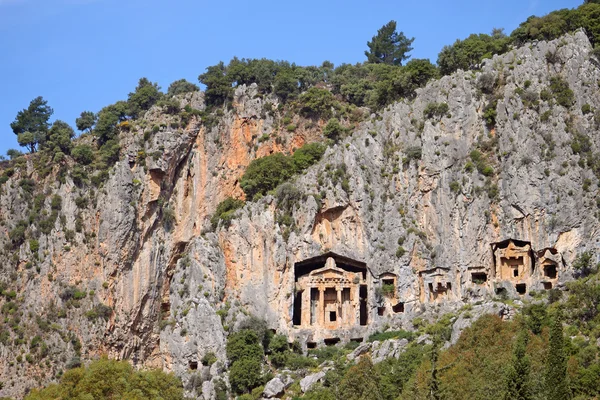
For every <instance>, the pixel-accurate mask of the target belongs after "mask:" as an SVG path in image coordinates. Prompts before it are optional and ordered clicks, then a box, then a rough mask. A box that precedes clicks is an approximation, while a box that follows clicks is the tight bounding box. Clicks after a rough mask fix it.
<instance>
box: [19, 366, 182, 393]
mask: <svg viewBox="0 0 600 400" xmlns="http://www.w3.org/2000/svg"><path fill="white" fill-rule="evenodd" d="M80 366H81V360H80V359H79V358H78V357H77V358H74V359H72V360H71V361H69V363H68V364H67V368H70V369H69V370H68V371H66V372H65V373H64V374H63V375H62V376H61V378H60V382H59V383H58V384H51V385H49V386H48V387H47V388H45V389H34V390H32V391H31V392H30V393H29V394H28V395H27V396H25V399H26V400H43V399H84V398H85V399H92V398H93V399H162V400H184V396H183V386H182V384H181V381H180V380H179V378H177V377H176V376H175V375H173V374H166V373H164V372H162V371H161V370H148V371H136V370H134V368H133V367H132V366H131V365H130V364H129V363H128V362H127V361H113V360H108V359H107V358H101V359H100V360H97V361H93V362H92V363H91V364H90V365H89V366H88V367H83V368H82V367H80Z"/></svg>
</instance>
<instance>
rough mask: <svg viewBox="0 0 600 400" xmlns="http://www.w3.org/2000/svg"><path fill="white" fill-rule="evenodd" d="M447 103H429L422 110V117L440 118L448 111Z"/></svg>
mask: <svg viewBox="0 0 600 400" xmlns="http://www.w3.org/2000/svg"><path fill="white" fill-rule="evenodd" d="M448 110H449V107H448V103H429V104H427V106H425V109H424V110H423V118H427V119H431V118H433V117H438V118H441V117H443V116H444V115H446V114H447V113H448Z"/></svg>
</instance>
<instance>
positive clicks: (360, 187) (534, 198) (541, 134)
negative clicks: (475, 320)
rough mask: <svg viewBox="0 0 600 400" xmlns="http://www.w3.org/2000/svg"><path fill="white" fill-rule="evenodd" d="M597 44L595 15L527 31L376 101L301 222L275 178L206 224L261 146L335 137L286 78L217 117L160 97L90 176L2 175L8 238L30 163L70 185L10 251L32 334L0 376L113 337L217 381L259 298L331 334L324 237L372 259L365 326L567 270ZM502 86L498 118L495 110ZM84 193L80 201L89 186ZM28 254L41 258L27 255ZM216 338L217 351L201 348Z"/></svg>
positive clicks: (583, 210) (586, 172)
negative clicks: (326, 323) (408, 96)
mask: <svg viewBox="0 0 600 400" xmlns="http://www.w3.org/2000/svg"><path fill="white" fill-rule="evenodd" d="M590 50H591V46H590V44H589V42H588V40H587V38H586V36H585V35H584V34H583V33H576V34H574V35H572V36H566V37H564V38H562V39H559V40H556V41H552V42H548V43H546V42H539V43H532V44H530V45H528V46H525V47H523V48H519V49H515V50H513V51H511V52H510V53H508V54H505V55H502V56H495V57H494V58H493V59H492V60H487V61H486V62H485V63H484V65H483V67H482V71H481V72H471V71H466V72H463V71H459V72H457V73H455V74H453V75H451V76H447V77H444V78H442V79H441V80H439V81H435V82H432V83H430V84H429V85H428V86H427V87H426V88H424V89H421V90H420V91H419V92H418V95H417V97H416V98H415V99H414V100H413V101H411V102H408V101H406V102H399V103H396V104H394V105H393V106H390V107H388V108H387V109H386V110H385V111H383V112H382V113H380V114H378V115H372V116H371V119H370V120H369V121H366V122H363V123H361V124H360V125H359V126H358V127H356V129H354V131H353V132H352V134H351V135H349V136H348V137H347V138H345V139H344V140H342V141H341V142H340V143H338V144H335V145H332V146H330V147H329V148H328V150H327V151H326V153H325V155H324V157H323V159H322V160H321V161H320V162H319V163H318V164H316V165H314V166H312V167H311V168H309V170H308V171H306V173H305V174H304V175H302V176H298V177H296V178H295V179H294V181H293V182H292V185H293V189H294V190H295V191H297V192H299V193H300V196H299V198H300V199H301V200H299V201H296V202H294V203H293V204H292V206H291V208H290V210H288V211H289V212H290V213H291V215H292V217H293V222H294V223H293V226H292V229H288V227H286V226H283V225H280V224H279V223H278V222H277V221H278V215H279V214H280V213H281V212H283V211H282V206H281V204H279V202H278V200H277V199H276V197H275V196H272V195H267V196H265V197H263V198H261V199H260V200H258V201H255V202H247V203H246V205H245V206H244V208H243V209H241V210H239V211H238V212H237V215H236V218H234V220H233V221H232V223H231V225H230V226H228V227H223V226H221V227H219V228H218V229H217V230H216V231H213V230H212V229H211V228H210V223H209V219H210V217H211V215H212V214H213V212H214V211H215V209H216V206H217V204H218V203H219V202H220V201H221V200H223V199H225V198H226V197H228V196H232V197H237V198H243V192H242V191H241V189H240V187H239V178H240V177H241V176H242V174H243V173H244V170H245V168H246V167H247V166H248V164H249V163H250V162H251V161H252V160H253V159H255V158H257V157H262V156H265V155H268V154H271V153H273V152H286V153H290V152H293V150H295V149H297V148H299V147H300V146H302V145H303V144H304V143H307V142H313V141H318V140H322V138H321V126H322V122H320V123H318V122H312V121H308V120H304V119H302V118H300V117H298V116H295V117H294V123H295V124H296V126H297V127H298V128H297V129H296V130H294V131H293V132H289V131H288V130H287V129H285V127H283V126H282V124H281V118H282V116H281V115H280V113H279V112H278V111H277V106H278V104H277V100H276V98H274V97H269V96H266V97H262V96H259V95H258V94H257V91H256V88H255V87H254V86H250V87H241V88H238V89H237V90H236V93H235V100H234V104H233V109H231V110H224V112H223V115H222V117H221V118H220V119H219V120H218V122H217V123H216V124H208V123H207V121H201V120H200V118H199V117H194V119H192V120H190V121H189V123H188V124H187V126H185V127H183V128H181V129H177V128H171V126H174V125H172V124H171V122H172V120H173V118H174V117H173V116H170V115H167V114H165V113H163V112H162V111H161V110H160V109H158V108H155V109H152V110H150V111H149V112H148V113H147V114H146V116H145V117H144V120H143V124H144V125H145V127H150V126H153V125H157V126H160V127H161V128H160V130H159V131H158V132H157V133H155V134H153V135H150V136H149V137H146V138H144V133H143V132H144V126H134V127H132V129H131V131H129V132H122V134H121V136H122V138H121V143H122V152H121V154H122V157H121V160H120V161H119V162H118V163H117V164H116V165H115V167H114V169H113V170H112V172H111V174H110V177H109V179H108V181H107V182H106V183H105V184H104V186H103V187H102V188H101V189H99V190H97V191H95V192H93V193H92V192H91V191H90V190H89V189H80V188H78V187H77V186H76V185H75V184H74V183H73V182H72V181H71V178H67V179H66V180H64V182H61V181H60V180H57V176H58V174H59V171H58V167H57V169H56V170H55V171H53V173H52V174H51V175H50V176H49V177H47V178H43V179H42V178H39V177H37V176H36V173H35V172H34V171H35V170H34V168H33V165H32V162H31V161H30V162H29V163H28V165H27V166H26V167H22V168H16V169H15V173H14V174H13V175H12V177H11V178H10V179H9V181H8V182H6V183H5V184H4V186H3V189H2V193H1V195H0V216H1V217H2V226H0V234H1V237H2V241H3V243H4V244H5V245H7V244H9V243H10V238H9V236H8V232H10V231H11V230H12V229H13V228H14V226H15V225H16V223H17V221H19V220H21V219H27V217H28V215H29V209H28V207H27V205H26V202H25V201H23V199H24V198H25V197H26V196H27V194H26V193H25V192H24V188H23V186H22V185H21V184H20V182H21V181H22V180H23V179H33V180H34V181H35V183H36V187H37V188H38V189H39V188H43V190H45V191H47V192H52V193H56V194H58V195H60V197H61V198H62V206H61V210H60V212H59V218H57V219H56V221H55V223H54V226H53V229H52V232H51V233H50V234H49V235H41V236H40V239H39V250H37V252H36V254H37V255H34V254H33V253H32V249H31V246H30V245H29V244H28V243H24V244H23V245H21V246H20V247H19V248H18V249H17V250H16V251H9V250H4V251H3V252H2V255H1V257H2V263H1V264H2V274H3V277H4V280H3V281H4V282H6V283H7V284H8V285H9V287H8V289H7V290H9V289H12V290H14V291H15V296H16V297H15V300H16V301H17V302H18V303H19V310H20V311H22V315H20V319H19V322H17V325H20V327H21V329H22V330H23V331H24V332H22V335H21V336H22V337H23V338H24V341H18V340H17V341H15V340H14V339H17V338H18V336H19V335H18V334H15V333H14V332H13V333H9V335H10V340H9V341H6V343H4V342H3V343H0V358H1V359H2V360H3V361H2V363H0V375H1V376H2V379H1V380H2V381H3V382H4V386H3V388H2V389H0V396H4V395H11V396H14V395H20V394H22V393H23V392H24V391H25V390H26V389H27V388H30V387H34V386H38V385H39V384H40V383H43V382H47V381H49V380H52V379H53V377H54V375H55V374H56V373H57V372H58V371H60V370H62V369H63V368H64V367H65V365H66V364H67V363H69V362H70V360H72V358H73V357H74V356H77V354H78V352H80V353H81V358H83V359H88V358H91V357H95V356H98V355H99V354H102V353H107V354H109V356H112V357H118V358H126V359H130V360H132V362H133V363H134V364H136V365H140V366H142V365H143V366H153V367H161V368H164V369H167V370H172V371H174V372H176V373H177V374H178V375H180V376H182V377H183V379H184V383H186V385H194V384H198V377H199V378H200V379H199V380H200V381H201V382H203V384H202V389H203V390H202V393H203V396H204V397H205V398H210V397H211V393H212V391H213V389H212V385H213V382H214V379H215V378H216V377H218V376H222V375H223V373H224V371H225V369H226V360H225V351H224V344H225V338H226V335H227V331H228V330H229V329H232V328H234V327H235V326H236V324H239V323H240V321H242V320H243V319H244V318H245V315H247V314H253V315H256V316H258V317H261V318H264V319H265V320H266V321H267V322H268V324H269V326H270V328H272V329H276V330H277V331H279V332H281V333H284V334H287V335H289V336H290V338H299V339H301V340H304V341H306V340H314V341H319V340H321V339H323V337H315V335H313V334H312V333H311V331H310V329H309V330H307V329H303V328H302V327H295V326H294V323H293V313H294V311H293V309H294V291H295V281H296V276H295V273H294V271H295V270H294V264H295V263H297V262H299V261H302V260H305V259H309V258H311V257H315V256H318V255H321V254H323V253H326V252H328V251H331V252H334V253H336V254H339V255H343V256H344V257H348V258H352V259H355V260H359V261H362V262H364V263H366V264H367V266H368V268H369V278H368V279H369V285H370V290H369V292H368V296H367V307H368V315H369V323H368V326H367V327H366V328H364V330H363V331H361V333H362V334H367V333H368V332H371V331H375V330H377V329H380V328H381V327H382V326H383V325H385V324H388V325H391V326H395V327H403V328H405V329H411V328H412V324H411V321H412V319H413V318H414V317H415V316H417V315H425V316H428V315H434V314H435V313H437V312H441V311H444V310H452V309H456V308H458V307H460V306H461V305H463V304H464V303H465V302H475V301H481V300H490V299H492V298H493V297H494V296H496V295H497V294H501V293H502V291H505V293H506V294H508V295H512V296H519V293H518V291H519V290H520V289H519V288H517V286H516V285H515V284H525V285H526V289H525V290H526V293H529V292H530V291H531V290H537V291H539V290H544V289H547V288H548V286H545V285H548V284H550V285H551V286H552V287H555V286H557V285H558V286H560V285H561V284H562V283H563V282H564V281H565V280H568V279H570V277H571V275H572V274H571V270H570V266H571V264H572V262H573V260H574V258H575V256H576V255H577V254H579V253H581V252H582V251H585V250H593V249H595V247H596V246H597V243H598V240H599V239H600V238H598V229H599V227H600V225H599V222H598V219H597V204H596V201H595V198H596V195H597V191H598V179H597V177H596V176H595V175H594V173H593V171H592V170H591V169H590V168H587V167H586V162H585V161H582V162H580V161H581V160H583V157H584V156H583V155H581V154H574V152H573V149H572V146H571V143H572V140H573V139H574V138H575V137H577V135H581V134H584V135H587V137H589V140H590V144H591V148H592V149H593V150H594V151H596V150H597V149H600V143H599V142H598V135H597V133H598V125H597V123H596V121H595V120H594V117H593V113H584V111H585V110H586V107H583V106H584V105H586V104H587V105H589V106H590V107H591V109H599V108H600V96H598V82H600V70H599V69H598V66H597V62H596V60H593V59H591V58H590ZM548 54H550V55H552V57H549V56H547V55H548ZM550 61H553V63H551V62H550ZM490 77H491V82H492V84H491V85H487V86H488V87H487V88H486V81H490ZM556 77H561V78H562V79H563V80H564V81H566V82H568V85H569V87H570V89H571V90H572V91H573V93H574V101H575V103H574V105H573V106H572V107H570V108H566V107H564V106H562V105H560V104H557V102H556V101H554V100H553V98H554V95H553V94H552V91H551V88H550V86H551V84H552V82H553V81H552V79H553V78H556ZM482 89H483V91H482ZM540 93H542V98H541V99H540V98H539V95H540ZM536 96H537V97H536ZM494 99H495V101H496V103H495V104H496V107H495V110H496V116H495V124H489V123H488V124H486V120H485V118H484V113H486V109H489V108H490V107H489V106H488V104H490V103H492V102H493V101H494ZM536 101H537V102H536ZM266 103H271V107H266V106H265V104H266ZM443 103H446V104H447V105H448V108H447V110H443V112H442V113H436V112H435V110H434V109H433V108H432V107H433V105H439V104H443ZM552 103H553V104H552ZM186 104H189V105H190V106H191V107H192V108H195V109H200V110H202V109H203V108H204V101H203V95H202V94H201V93H194V94H188V95H186V96H185V97H183V98H181V106H182V107H183V106H185V105H186ZM582 107H583V110H584V111H582ZM268 108H274V109H275V111H269V112H267V111H265V110H267V109H268ZM440 109H443V108H440ZM432 110H433V111H432ZM211 125H212V126H211ZM146 130H147V129H146ZM474 150H476V152H475V153H474V152H473V151H474ZM477 154H479V156H477ZM478 160H479V161H478ZM484 164H485V165H484ZM484 167H489V168H491V170H490V169H489V168H488V169H487V170H486V169H485V168H484ZM82 197H85V198H87V199H88V205H86V206H83V207H82V206H81V203H80V202H79V205H78V203H77V202H76V200H77V199H78V198H82ZM44 209H46V210H50V198H48V199H47V200H46V203H45V205H44ZM48 212H49V211H48ZM73 233H74V238H72V237H70V236H71V234H73ZM509 238H512V239H514V240H515V241H514V243H516V245H517V247H518V246H520V245H523V246H529V248H530V249H531V251H529V250H528V253H527V254H528V255H530V256H531V259H532V266H531V268H530V269H528V268H529V265H527V266H526V269H525V270H523V271H525V272H522V271H521V270H520V271H519V274H520V275H519V276H517V277H515V279H512V278H509V279H501V278H500V277H501V274H500V271H499V270H500V269H501V268H503V266H502V265H504V264H502V265H498V264H499V263H500V264H501V263H502V262H504V261H499V262H496V261H495V260H496V259H498V260H502V259H504V260H508V261H506V263H507V264H506V268H509V264H510V262H511V261H510V256H509V255H508V253H507V255H506V256H504V255H500V253H495V252H494V251H496V250H494V249H497V251H505V252H508V251H509V250H504V249H505V248H510V247H506V246H509V245H508V244H505V243H506V241H505V239H509ZM67 239H70V240H69V241H67ZM503 243H504V244H503ZM511 243H513V242H511ZM514 243H513V245H514ZM493 244H495V245H494V246H492V245H493ZM510 246H512V245H510ZM498 249H499V250H498ZM546 249H548V250H547V251H546ZM511 251H512V250H511ZM538 252H539V253H538ZM502 254H504V253H502ZM33 260H37V261H36V268H37V269H38V270H36V268H29V267H30V266H31V264H28V263H29V262H31V261H33ZM546 262H547V263H551V262H552V263H554V265H555V266H556V268H557V277H556V278H552V277H550V276H546V275H544V265H546V264H544V263H546ZM548 265H550V264H548ZM474 274H475V275H474ZM385 276H394V277H395V287H394V293H393V294H391V295H387V296H384V295H382V293H381V291H379V290H377V288H379V287H381V284H382V278H383V277H385ZM70 286H73V287H77V288H79V289H81V290H86V291H87V296H86V297H85V298H84V299H77V302H76V303H73V302H72V303H69V304H70V305H73V304H75V305H76V306H75V307H71V306H68V305H69V304H67V303H68V301H69V300H70V297H69V296H67V295H65V290H67V289H68V288H69V287H70ZM524 295H525V296H527V294H524ZM5 297H7V296H5ZM8 302H9V298H8V297H7V298H6V299H3V300H0V303H2V304H7V303H8ZM100 303H102V304H105V305H108V306H110V307H111V308H112V309H113V313H112V314H111V316H110V318H109V319H108V320H107V321H104V320H103V319H101V318H99V319H93V318H89V314H88V316H87V317H86V312H89V311H90V310H91V309H92V308H93V307H94V306H95V305H98V304H100ZM399 304H402V308H401V309H400V308H394V309H392V306H397V305H399ZM60 310H63V311H62V315H59V314H61V312H60ZM56 315H58V316H56ZM36 316H38V317H40V318H42V319H50V320H51V321H52V325H51V327H50V328H46V329H45V330H41V329H42V328H41V325H40V323H39V321H38V322H37V323H36ZM463 322H464V321H463ZM37 331H40V332H41V335H42V336H43V337H44V340H45V342H46V344H47V345H48V348H49V355H48V356H47V357H48V358H47V359H48V360H53V362H52V363H48V365H46V366H44V365H38V364H37V363H32V364H30V363H27V362H24V361H23V362H20V361H17V356H19V355H20V354H22V353H23V354H25V353H27V352H28V351H29V350H28V341H29V340H30V337H29V336H30V333H29V332H31V334H34V333H35V332H37ZM349 335H350V333H349ZM350 338H351V337H346V338H345V339H350ZM78 343H81V350H78V346H79V345H78ZM210 352H213V353H215V355H216V356H217V358H218V359H219V360H220V362H217V363H215V364H213V365H212V366H211V367H208V366H206V367H203V366H202V363H201V361H202V358H203V357H204V356H205V355H206V354H208V353H210ZM192 378H193V379H192ZM189 387H190V388H191V386H189Z"/></svg>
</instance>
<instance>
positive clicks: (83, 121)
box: [75, 111, 98, 133]
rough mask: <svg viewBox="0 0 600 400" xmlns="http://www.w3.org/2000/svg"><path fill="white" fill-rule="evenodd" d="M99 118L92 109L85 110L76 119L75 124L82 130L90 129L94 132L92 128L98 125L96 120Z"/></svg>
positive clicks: (89, 130)
mask: <svg viewBox="0 0 600 400" xmlns="http://www.w3.org/2000/svg"><path fill="white" fill-rule="evenodd" d="M97 120H98V116H97V115H96V114H94V113H93V112H91V111H83V112H82V113H81V115H80V116H79V118H77V119H76V120H75V126H77V129H79V130H80V131H86V130H87V131H88V132H90V133H91V132H92V128H93V127H94V125H96V121H97Z"/></svg>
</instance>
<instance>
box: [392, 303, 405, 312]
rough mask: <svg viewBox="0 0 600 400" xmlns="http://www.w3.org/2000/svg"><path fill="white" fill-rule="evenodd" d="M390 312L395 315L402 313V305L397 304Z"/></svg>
mask: <svg viewBox="0 0 600 400" xmlns="http://www.w3.org/2000/svg"><path fill="white" fill-rule="evenodd" d="M392 311H394V312H395V313H403V312H404V303H398V304H396V305H395V306H393V307H392Z"/></svg>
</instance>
